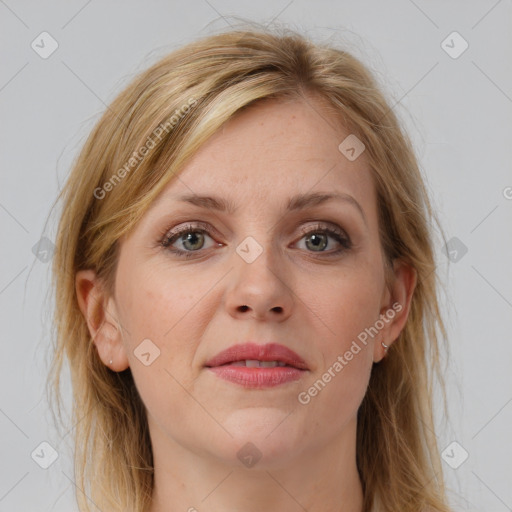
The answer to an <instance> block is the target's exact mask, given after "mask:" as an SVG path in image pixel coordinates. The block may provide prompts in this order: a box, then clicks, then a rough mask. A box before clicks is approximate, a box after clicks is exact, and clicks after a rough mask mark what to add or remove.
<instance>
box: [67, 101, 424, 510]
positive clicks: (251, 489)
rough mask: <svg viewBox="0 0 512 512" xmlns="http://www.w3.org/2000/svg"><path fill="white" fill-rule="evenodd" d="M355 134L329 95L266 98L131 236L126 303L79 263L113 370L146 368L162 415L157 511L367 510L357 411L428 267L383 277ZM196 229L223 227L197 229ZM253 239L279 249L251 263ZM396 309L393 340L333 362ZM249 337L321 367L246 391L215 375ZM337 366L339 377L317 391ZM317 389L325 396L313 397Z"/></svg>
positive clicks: (372, 198)
mask: <svg viewBox="0 0 512 512" xmlns="http://www.w3.org/2000/svg"><path fill="white" fill-rule="evenodd" d="M313 107H314V108H313ZM348 134H349V133H348V132H346V131H344V130H343V128H342V127H340V126H339V125H337V124H335V122H334V120H333V119H332V117H331V118H329V117H328V114H326V113H325V112H324V111H322V109H321V104H319V103H317V102H316V100H311V101H310V102H309V104H308V103H306V102H303V101H291V102H290V101H289V102H283V101H269V102H265V103H262V104H256V105H255V106H253V107H251V108H249V109H247V110H246V111H244V112H242V113H240V114H239V115H238V116H237V117H235V118H234V119H232V120H230V121H229V122H228V123H227V124H226V125H225V127H224V129H222V130H220V131H219V132H218V133H216V134H215V135H214V136H213V137H212V138H211V139H210V140H209V141H208V142H207V143H206V144H205V145H204V146H203V147H202V148H201V149H200V150H199V152H198V153H197V154H196V155H195V156H194V158H193V159H192V160H191V161H190V162H189V163H188V164H187V166H186V167H185V168H184V170H183V171H182V173H181V174H180V175H179V179H173V180H172V182H171V183H170V184H169V185H168V186H167V187H166V189H165V190H164V191H163V193H162V194H160V195H159V197H158V198H157V200H156V201H155V202H154V203H153V205H152V206H151V208H150V209H149V210H148V211H147V212H146V213H145V215H144V217H143V218H142V220H141V221H140V222H139V223H138V224H137V226H136V227H135V229H134V230H133V231H132V232H131V233H130V234H129V236H127V237H124V238H123V239H122V240H120V244H121V250H120V259H119V262H118V267H117V274H116V288H115V296H113V297H109V296H107V295H106V294H105V293H104V292H103V290H102V287H101V283H100V282H99V281H98V279H97V278H96V276H95V275H94V272H93V271H90V270H86V271H80V272H79V273H78V274H77V278H76V288H77V295H78V299H79V303H80V307H81V309H82V312H83V314H84V315H85V317H86V318H87V320H88V325H89V329H90V332H91V335H92V336H93V338H94V343H95V344H96V347H97V349H98V353H99V356H100V357H101V359H102V361H103V362H104V363H105V364H106V365H108V366H109V367H110V368H111V369H112V370H114V371H122V370H125V369H126V368H128V367H130V369H131V371H132V373H133V377H134V379H135V382H136V385H137V388H138V390H139V393H140V395H141V397H142V400H143V402H144V404H145V406H146V408H147V411H148V424H149V429H150V435H151V440H152V447H153V453H154V462H155V490H154V498H153V502H152V504H151V507H150V510H149V512H169V511H178V510H183V511H187V510H188V511H193V510H197V511H199V512H201V511H210V512H220V511H222V512H235V511H240V510H243V511H245V512H256V511H258V512H260V511H261V510H266V511H269V512H272V511H282V510H286V511H289V512H295V511H297V512H302V511H303V510H305V509H307V510H308V511H309V512H320V511H321V512H327V511H332V512H334V511H336V512H339V511H343V512H362V510H363V493H362V487H361V482H360V479H359V475H358V472H357V467H356V427H357V416H356V415H357V410H358V408H359V406H360V404H361V401H362V400H363V397H364V395H365V392H366V388H367V386H368V381H369V378H370V373H371V370H372V365H373V364H374V363H376V362H379V361H380V360H381V359H382V358H383V357H384V356H385V351H384V348H383V346H382V344H381V342H384V343H385V344H386V345H388V346H389V345H391V343H392V342H393V341H394V340H396V338H397V337H398V335H399V333H400V331H401V330H402V328H403V326H404V324H405V322H406V319H407V315H408V313H409V305H410V299H411V295H412V292H413V290H414V287H415V282H416V281H415V279H416V278H415V273H414V271H413V270H412V269H411V268H410V267H408V266H406V265H404V264H397V265H395V267H394V280H393V282H392V283H391V285H389V286H388V285H387V284H386V282H385V278H384V276H385V274H384V264H383V254H382V248H381V245H380V241H379V232H378V212H377V200H376V192H375V188H374V185H373V182H372V178H371V173H370V169H369V167H368V164H367V162H366V160H365V154H364V153H363V154H362V155H361V156H360V157H359V158H357V159H356V160H355V161H352V162H351V161H349V160H348V159H347V158H345V156H344V155H343V154H342V153H341V152H340V151H339V150H338V145H339V144H340V142H341V141H342V140H343V139H344V138H345V137H346V136H347V135H348ZM333 192H336V193H340V194H346V195H350V196H351V197H352V199H351V200H347V199H345V200H339V201H338V200H329V201H326V202H323V203H321V204H317V205H310V206H308V207H307V208H304V209H302V210H296V211H287V204H288V201H289V199H290V198H291V197H292V196H294V195H296V194H311V193H333ZM192 193H193V194H197V195H208V196H215V197H219V198H222V199H225V200H227V201H229V202H231V203H233V205H234V206H235V207H236V212H235V213H229V212H221V211H215V210H212V209H208V208H202V207H199V206H196V205H192V204H188V203H185V202H180V201H178V200H177V197H179V196H181V195H185V194H192ZM357 205H359V206H357ZM198 222H201V223H202V224H201V226H199V227H200V228H204V227H205V225H206V227H207V228H209V229H210V233H208V234H207V233H204V232H202V233H197V230H198V226H197V223H198ZM189 225H191V226H192V229H191V232H192V233H196V238H189V242H188V243H186V242H185V240H186V237H185V236H184V235H185V234H184V233H183V234H182V235H183V236H181V238H180V237H178V238H177V239H175V241H174V242H173V244H172V246H169V247H167V248H165V247H163V246H162V244H161V243H160V241H161V239H162V233H164V232H166V231H169V230H171V229H172V230H173V231H175V229H176V228H185V227H186V226H189ZM325 227H332V228H335V229H337V230H338V231H339V232H340V233H342V235H343V240H344V241H345V242H347V240H348V241H349V244H348V246H347V247H345V246H344V245H343V243H340V242H339V241H338V240H337V239H336V237H335V236H333V235H331V234H325V232H323V231H322V229H324V228H325ZM304 230H306V231H304ZM307 231H311V232H312V233H309V234H305V233H307ZM313 234H314V235H315V236H316V238H315V236H313V238H314V239H315V241H316V244H317V245H315V244H314V243H312V242H313V240H312V235H313ZM192 237H193V235H192ZM247 237H252V239H253V240H255V241H256V242H257V244H259V246H260V247H261V248H262V251H263V252H262V253H261V254H260V255H259V256H258V257H257V258H256V259H255V260H254V261H252V262H251V263H248V262H247V261H246V260H244V259H243V258H242V257H241V256H240V254H239V253H237V251H236V248H237V247H238V246H239V245H240V244H241V242H243V241H244V240H245V239H246V238H247ZM251 243H252V242H251ZM345 245H347V244H346V243H345ZM250 247H252V248H250V249H249V250H250V251H254V250H255V249H254V247H256V246H250ZM172 248H177V249H181V250H182V251H187V252H188V253H190V255H191V257H190V258H185V257H184V256H180V255H177V254H175V253H173V252H171V249H172ZM338 250H339V251H338ZM336 251H338V252H336ZM397 303H398V304H400V306H401V309H400V311H399V312H397V311H395V314H394V315H393V318H392V319H391V320H389V321H387V322H385V325H384V327H383V328H382V329H379V332H378V335H376V336H374V337H369V338H368V340H367V343H366V344H362V343H359V345H360V351H359V352H358V353H357V354H356V355H354V356H353V358H351V360H350V361H346V362H347V364H346V365H344V367H343V369H342V371H338V372H336V371H333V370H332V367H333V363H335V361H337V360H338V357H339V356H343V355H344V354H345V353H346V352H347V351H348V350H349V349H350V347H351V346H353V345H352V343H353V341H354V340H357V339H358V338H357V337H358V335H360V333H361V332H363V331H364V330H365V328H368V327H370V326H373V325H375V323H376V321H377V320H378V319H379V318H381V316H380V315H385V314H387V312H388V311H390V310H392V309H393V304H397ZM100 305H103V307H101V306H100ZM105 311H107V312H108V314H105ZM388 316H390V315H388ZM144 339H150V340H151V343H153V344H154V345H155V346H156V347H158V349H159V350H160V355H159V356H158V357H157V358H156V359H154V362H152V363H151V364H150V365H148V366H146V365H144V364H142V363H141V361H140V360H139V359H138V358H137V357H136V355H135V354H134V350H136V349H137V347H138V346H139V345H140V343H141V342H142V340H144ZM246 341H254V342H256V343H260V344H264V343H267V342H277V343H281V344H283V345H285V346H286V347H288V348H291V349H292V350H294V351H295V352H296V353H297V354H299V355H300V356H301V357H302V358H303V359H304V360H305V361H306V363H307V366H308V370H307V371H305V372H303V376H302V377H301V378H300V379H299V380H297V381H293V382H287V383H284V384H281V385H278V386H274V387H270V388H264V389H248V388H244V387H242V386H240V385H238V384H234V383H232V382H228V381H226V380H223V379H221V378H219V377H218V376H217V375H215V374H214V373H213V372H211V371H210V370H209V369H208V368H205V366H204V365H205V362H206V361H207V360H208V359H209V358H211V357H213V356H214V355H216V354H217V353H218V352H220V351H221V350H223V349H226V348H227V347H230V346H231V345H233V344H236V343H243V342H246ZM146 343H147V342H146ZM148 347H150V348H149V351H150V352H151V353H152V354H153V355H154V354H155V353H156V352H154V349H153V348H151V347H152V345H148ZM152 351H153V352H152ZM153 355H152V356H151V358H152V357H153ZM146 357H147V356H146ZM110 360H112V363H111V364H110ZM329 368H331V372H330V375H331V379H330V380H329V382H328V383H327V384H326V385H325V387H324V388H323V389H322V390H321V391H320V392H318V393H317V394H316V395H315V396H311V394H308V393H307V391H308V389H310V388H311V386H312V385H313V384H314V383H315V382H316V381H318V379H320V378H321V377H322V375H323V374H324V373H325V372H326V371H328V369H329ZM305 392H306V395H307V396H309V397H310V400H309V401H308V402H307V403H303V402H302V403H301V402H300V401H299V399H298V397H299V395H300V394H301V393H303V394H302V395H301V396H303V397H304V396H306V395H305V394H304V393H305ZM247 443H252V445H254V447H256V449H254V448H253V447H252V445H249V448H247V446H246V445H247ZM244 446H246V449H248V450H253V451H252V452H251V454H252V455H254V456H257V455H258V454H260V455H261V458H260V459H259V460H258V461H257V463H256V464H254V465H253V466H252V467H246V466H245V465H244V463H242V462H241V460H240V458H239V457H238V456H237V452H239V450H240V449H241V448H243V447H244Z"/></svg>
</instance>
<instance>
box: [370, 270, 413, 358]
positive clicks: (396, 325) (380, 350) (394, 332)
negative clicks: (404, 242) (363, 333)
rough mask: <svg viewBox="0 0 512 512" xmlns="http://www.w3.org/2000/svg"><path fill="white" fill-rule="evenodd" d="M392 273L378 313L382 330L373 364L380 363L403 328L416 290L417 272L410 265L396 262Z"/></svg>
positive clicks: (376, 345)
mask: <svg viewBox="0 0 512 512" xmlns="http://www.w3.org/2000/svg"><path fill="white" fill-rule="evenodd" d="M393 272H394V276H393V283H392V284H391V286H390V287H389V289H388V290H387V293H386V297H387V300H386V301H385V304H384V305H383V306H382V308H381V311H380V318H381V319H382V320H383V323H384V328H383V329H382V331H381V333H380V338H379V342H378V343H376V344H375V349H374V362H378V361H380V360H381V359H382V358H383V357H384V356H385V355H386V353H387V351H388V348H389V347H390V346H391V345H392V344H393V342H394V341H395V340H396V339H397V338H398V336H399V335H400V332H402V330H403V328H404V327H405V324H406V322H407V318H408V316H409V311H410V308H411V301H412V297H413V293H414V290H415V288H416V282H417V272H416V269H414V268H413V267H412V266H411V265H409V264H407V263H405V262H403V261H399V260H396V261H395V262H394V265H393ZM386 347H388V348H386Z"/></svg>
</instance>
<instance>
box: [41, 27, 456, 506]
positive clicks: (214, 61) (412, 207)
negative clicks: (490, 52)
mask: <svg viewBox="0 0 512 512" xmlns="http://www.w3.org/2000/svg"><path fill="white" fill-rule="evenodd" d="M315 97H317V98H321V99H322V100H323V102H324V103H325V104H326V105H328V106H329V109H330V110H331V111H332V112H333V113H334V115H336V116H337V118H338V119H339V120H340V122H342V123H343V125H344V126H345V127H346V128H347V129H349V130H350V133H353V134H355V135H356V136H357V137H358V138H359V139H360V140H361V141H362V142H363V143H364V144H365V146H366V157H367V159H368V162H369V165H370V170H371V173H372V179H373V184H374V186H375V188H376V191H377V200H378V212H379V229H380V240H381V244H382V247H383V250H384V254H385V257H386V260H387V262H393V261H394V260H395V259H398V260H402V261H405V262H406V263H408V264H410V265H411V266H412V267H413V268H414V269H415V270H416V272H417V285H416V289H415V291H414V294H413V297H412V303H411V309H410V314H409V317H408V320H407V323H406V325H405V327H404V329H403V330H402V332H401V333H400V335H399V338H398V339H397V340H396V341H395V343H393V344H392V346H391V347H390V349H389V352H388V355H387V357H385V358H384V360H382V361H381V362H380V363H379V364H375V365H374V367H373V368H372V373H371V377H370V382H369V386H368V389H367V393H366V395H365V397H364V399H363V402H362V404H361V406H360V408H359V410H358V424H357V467H358V471H359V475H360V478H361V482H362V485H363V492H364V511H365V512H370V511H371V510H377V508H378V510H380V511H385V512H396V511H398V510H399V511H400V512H418V511H419V510H429V511H434V512H449V510H450V509H449V507H448V504H447V500H446V496H445V489H444V480H443V473H442V466H441V461H440V457H439V451H438V446H437V440H436V435H435V433H434V432H435V427H434V419H433V383H434V382H439V383H440V384H441V389H442V391H443V397H444V400H445V411H446V392H445V387H444V379H443V375H442V371H441V369H440V361H441V357H440V348H441V341H442V340H443V339H445V338H446V332H445V327H444V325H443V320H442V318H441V315H440V308H439V298H438V289H439V285H438V277H437V275H436V272H435V266H436V265H435V261H434V250H433V240H432V228H433V226H434V223H435V222H437V221H436V219H435V214H434V213H433V211H432V207H431V203H430V201H429V197H428V193H427V189H426V187H425V184H424V181H423V178H422V176H421V172H420V169H419V165H418V162H417V159H416V157H415V154H414V151H413V147H412V144H411V142H410V140H409V138H408V137H407V135H406V134H405V133H404V130H403V129H402V128H401V125H400V122H399V120H398V118H397V116H396V115H395V113H394V112H393V108H392V107H391V106H390V104H389V103H388V101H387V100H386V98H385V96H384V94H383V92H382V91H381V90H380V87H379V85H378V84H377V81H376V79H375V77H374V76H373V75H372V73H371V72H370V71H369V69H368V68H367V67H365V66H364V65H363V64H362V63H361V62H360V61H359V60H358V59H357V58H356V57H354V56H353V55H352V54H350V53H349V52H347V51H345V50H343V49H340V48H337V47H335V46H332V45H329V44H326V43H314V42H313V41H311V40H310V39H308V38H307V37H306V36H304V35H301V34H299V33H297V32H295V31H293V30H290V29H282V28H281V29H275V28H272V29H263V28H257V29H256V28H250V29H244V30H239V29H238V30H230V31H227V32H223V33H218V34H214V35H210V36H207V37H204V38H202V39H199V40H196V41H194V42H191V43H188V44H187V45H185V46H183V47H181V48H179V49H177V50H174V51H173V52H172V53H170V54H168V55H166V56H165V57H164V58H161V59H160V60H159V61H158V62H156V63H155V64H154V65H152V66H151V67H150V68H149V69H147V70H145V71H143V72H142V73H140V74H139V75H137V76H136V77H135V78H134V79H133V80H132V82H131V83H130V84H129V85H128V86H127V87H126V88H125V89H124V90H123V91H122V92H121V93H120V94H119V95H118V96H117V97H116V98H115V99H114V101H113V102H112V103H111V104H110V106H109V107H108V108H107V109H106V111H105V112H104V114H103V115H102V117H101V118H100V120H99V121H98V122H97V124H96V125H95V127H94V129H93V130H92V132H91V133H90V135H89V137H88V139H87V141H86V142H85V144H84V146H83V148H82V150H81V152H80V153H79V155H78V157H77V159H76V160H75V162H74V163H73V167H72V170H71V172H70V174H69V176H68V177H67V180H66V183H65V185H64V187H63V188H62V190H61V192H60V194H59V196H58V198H57V202H58V201H60V202H61V203H62V213H61V215H60V220H59V225H58V234H57V238H56V246H55V255H54V260H53V267H52V272H53V274H52V277H53V281H52V289H53V290H54V292H55V309H54V329H55V335H54V343H55V346H54V352H53V354H54V356H53V360H52V366H51V371H50V377H51V378H50V379H49V382H50V384H51V388H52V389H53V390H54V391H55V396H57V398H58V399H60V391H61V385H62V382H61V380H62V379H61V378H60V376H61V374H62V372H63V370H64V363H65V362H66V359H67V362H68V363H69V369H70V373H71V381H72V397H73V423H74V424H75V425H76V426H75V451H74V464H75V475H76V483H77V486H78V487H79V489H80V490H81V491H82V492H78V493H77V500H78V503H79V507H80V510H81V511H89V510H90V500H91V501H92V502H94V503H95V504H96V505H97V506H98V507H100V508H101V509H103V510H109V511H112V512H115V511H126V510H130V511H134V512H144V511H145V510H147V507H148V505H149V504H150V502H151V495H152V489H153V476H154V475H153V471H154V470H153V458H152V448H151V442H150V437H149V431H148V425H147V421H146V413H145V407H144V404H143V403H142V401H141V398H140V396H139V394H138V392H137V389H136V387H135V383H134V380H133V377H132V374H131V371H130V369H129V368H128V369H127V370H125V371H123V372H113V371H111V370H109V369H108V368H107V367H106V366H105V365H104V364H103V363H102V362H101V360H100V358H99V356H98V354H97V351H96V350H95V345H94V343H93V341H92V339H91V335H90V332H89V330H88V327H87V324H86V321H85V319H84V317H83V315H82V313H81V311H80V309H79V306H78V300H77V297H76V290H75V276H76V273H77V271H78V270H81V269H94V270H95V271H96V272H97V274H98V276H99V277H100V278H101V279H102V280H103V282H104V283H105V286H106V289H107V290H108V291H109V292H110V293H112V292H113V290H114V282H115V279H114V278H115V273H116V262H117V258H118V243H117V241H118V240H119V238H120V237H121V236H122V235H124V234H125V233H128V232H129V231H130V230H131V229H133V228H134V226H135V225H136V224H137V222H138V220H139V219H140V218H141V217H142V215H143V214H144V212H145V211H146V210H147V208H148V207H149V206H150V205H151V203H152V201H153V200H154V199H155V198H156V196H157V195H158V194H159V193H160V192H161V191H162V189H163V188H164V187H165V185H166V184H167V183H169V181H170V180H171V179H172V178H173V176H176V175H177V174H178V173H179V171H180V170H181V169H182V168H183V166H184V165H185V164H186V162H187V161H188V159H190V158H191V157H192V156H193V155H194V154H195V152H196V151H197V150H198V149H199V148H200V147H201V146H202V144H203V143H204V142H205V141H206V140H207V139H208V138H209V137H210V136H211V135H212V134H214V133H215V132H217V130H219V128H220V127H221V126H222V125H223V124H224V123H225V122H226V121H228V120H229V119H230V118H232V117H233V116H234V115H235V114H236V113H237V112H239V111H241V110H242V109H244V108H245V107H247V106H249V105H251V104H254V103H255V102H258V101H262V100H265V99H271V98H283V99H285V98H287V99H299V100H301V101H307V102H311V100H312V99H313V98H315ZM187 105H188V106H189V108H188V109H187V108H185V107H184V106H187ZM149 141H151V143H152V144H151V146H150V142H149ZM144 147H145V148H146V151H144V155H143V156H142V157H141V153H142V152H143V151H142V148H144ZM58 401H59V400H58ZM60 403H61V400H60V401H59V404H60Z"/></svg>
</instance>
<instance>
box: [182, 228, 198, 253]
mask: <svg viewBox="0 0 512 512" xmlns="http://www.w3.org/2000/svg"><path fill="white" fill-rule="evenodd" d="M202 236H203V235H202V234H201V235H200V236H198V233H196V232H195V233H188V234H187V235H185V240H184V241H183V245H184V246H185V247H187V243H189V242H192V245H195V244H194V239H199V240H200V241H201V237H202ZM196 242H197V240H196ZM199 248H200V247H199ZM188 249H197V247H188Z"/></svg>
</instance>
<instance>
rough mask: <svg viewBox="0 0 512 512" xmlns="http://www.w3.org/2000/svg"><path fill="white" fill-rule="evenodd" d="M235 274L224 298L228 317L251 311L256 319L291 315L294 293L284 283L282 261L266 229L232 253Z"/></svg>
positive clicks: (248, 238)
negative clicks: (276, 315) (228, 313)
mask: <svg viewBox="0 0 512 512" xmlns="http://www.w3.org/2000/svg"><path fill="white" fill-rule="evenodd" d="M233 258H234V267H235V269H234V270H235V271H234V272H233V273H232V280H233V281H232V284H231V287H230V290H229V293H228V297H227V306H228V308H229V310H230V313H231V314H235V315H236V314H240V313H243V312H250V313H252V315H254V316H256V317H258V318H264V317H266V316H267V315H274V316H275V314H276V313H278V314H279V318H286V317H287V316H289V314H290V313H291V309H292V305H293V297H292V296H293V293H292V291H291V288H290V285H289V284H288V283H287V277H286V272H285V269H284V262H283V261H282V258H281V255H280V251H279V249H276V244H275V243H274V241H273V240H272V238H271V233H270V232H269V230H268V229H267V230H265V228H262V229H260V230H258V234H254V235H248V236H246V237H245V238H244V239H243V240H242V241H241V242H240V243H239V244H238V245H237V246H236V248H235V253H234V254H233Z"/></svg>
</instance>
